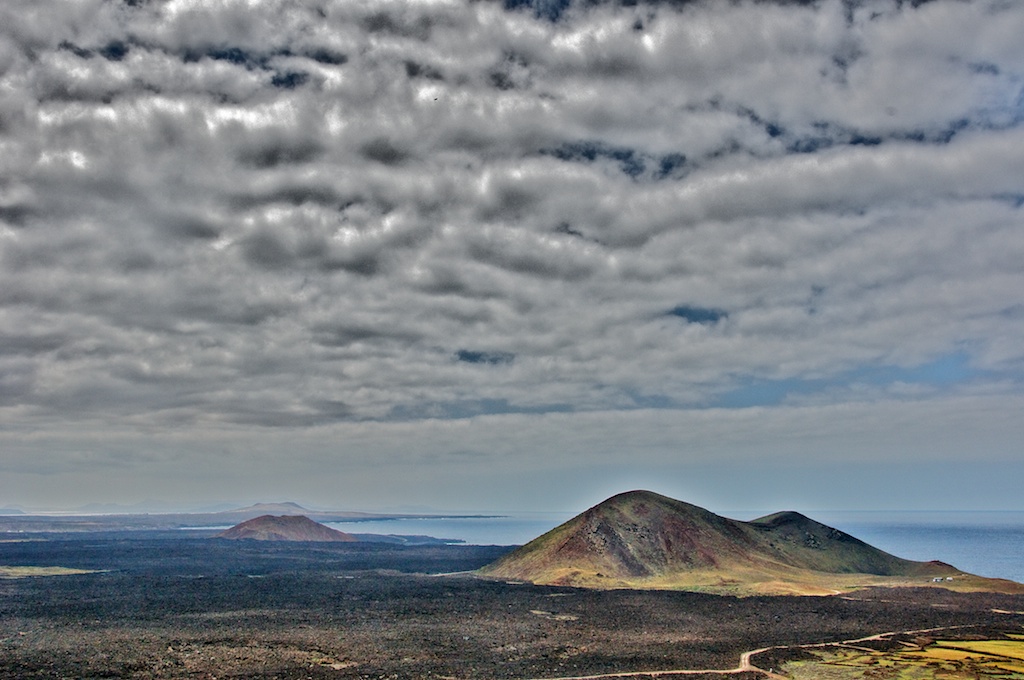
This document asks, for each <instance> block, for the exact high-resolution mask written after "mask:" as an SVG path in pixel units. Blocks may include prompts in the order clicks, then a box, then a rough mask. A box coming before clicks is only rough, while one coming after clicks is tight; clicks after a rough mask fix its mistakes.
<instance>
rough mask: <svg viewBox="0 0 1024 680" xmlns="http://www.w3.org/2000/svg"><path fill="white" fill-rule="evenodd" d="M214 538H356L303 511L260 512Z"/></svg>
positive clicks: (322, 539)
mask: <svg viewBox="0 0 1024 680" xmlns="http://www.w3.org/2000/svg"><path fill="white" fill-rule="evenodd" d="M217 538H229V539H252V540H257V541H321V542H327V541H332V542H340V541H345V542H352V541H355V540H357V539H356V537H355V536H352V535H351V534H346V533H345V532H344V531H338V530H337V529H332V528H330V527H329V526H325V525H323V524H320V523H319V522H314V521H313V520H311V519H310V518H308V517H306V516H304V515H281V516H274V515H261V516H260V517H254V518H253V519H249V520H246V521H244V522H241V523H240V524H236V525H235V526H233V527H231V528H230V529H227V530H225V531H222V532H221V533H219V534H217Z"/></svg>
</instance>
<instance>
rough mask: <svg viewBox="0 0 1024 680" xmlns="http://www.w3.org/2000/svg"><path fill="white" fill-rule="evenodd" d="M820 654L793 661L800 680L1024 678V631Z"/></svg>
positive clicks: (786, 669) (789, 671) (787, 669)
mask: <svg viewBox="0 0 1024 680" xmlns="http://www.w3.org/2000/svg"><path fill="white" fill-rule="evenodd" d="M811 653H812V654H813V655H814V656H815V657H817V658H816V659H814V660H804V661H792V662H789V663H787V664H785V666H783V668H782V669H781V670H782V673H784V674H785V675H788V676H789V677H791V678H794V680H860V679H861V678H863V679H864V680H868V679H870V680H925V679H926V678H943V680H968V679H971V680H974V679H977V678H999V679H1000V680H1024V636H1019V635H1015V636H1012V639H1009V640H969V641H960V640H936V641H934V642H931V643H928V644H926V645H924V646H921V647H919V646H913V647H907V648H905V649H902V650H897V651H893V652H873V651H870V650H868V649H865V648H862V647H828V648H825V649H815V650H812V651H811Z"/></svg>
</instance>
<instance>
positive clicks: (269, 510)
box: [218, 501, 316, 515]
mask: <svg viewBox="0 0 1024 680" xmlns="http://www.w3.org/2000/svg"><path fill="white" fill-rule="evenodd" d="M253 512H257V513H260V514H263V515H274V514H276V515H308V514H309V513H311V512H316V511H314V510H309V509H308V508H304V507H302V506H301V505H299V504H298V503H293V502H292V501H284V502H281V503H255V504H253V505H249V506H247V507H244V508H233V509H230V510H221V511H220V512H219V513H218V514H222V515H229V514H230V515H234V514H240V513H253Z"/></svg>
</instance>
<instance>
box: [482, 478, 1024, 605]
mask: <svg viewBox="0 0 1024 680" xmlns="http://www.w3.org/2000/svg"><path fill="white" fill-rule="evenodd" d="M479 573H481V574H482V575H484V576H488V577H494V578H502V579H514V580H522V581H530V582H533V583H538V584H548V585H571V586H581V587H591V588H678V589H688V590H708V591H713V592H729V593H737V594H753V593H774V594H782V593H799V594H828V593H839V592H842V591H844V590H848V589H852V588H857V587H864V586H871V585H939V584H938V583H937V582H936V579H941V584H942V585H943V586H944V587H952V588H955V589H960V590H1004V589H1006V587H1007V586H1009V587H1011V589H1012V586H1015V585H1018V584H1012V582H1006V581H998V580H995V579H982V578H980V577H976V576H972V575H969V574H963V573H962V572H960V571H959V570H957V569H955V568H954V567H952V566H950V565H948V564H944V563H942V562H914V561H911V560H905V559H902V558H899V557H896V556H895V555H890V554H889V553H886V552H884V551H882V550H879V549H878V548H875V547H872V546H870V545H868V544H867V543H864V542H863V541H861V540H858V539H856V538H854V537H853V536H850V535H849V534H846V533H843V532H842V531H839V530H838V529H833V528H831V527H828V526H826V525H824V524H821V523H819V522H816V521H814V520H812V519H810V518H808V517H805V516H804V515H801V514H800V513H797V512H779V513H775V514H772V515H768V516H766V517H762V518H760V519H755V520H753V521H750V522H742V521H739V520H734V519H728V518H726V517H721V516H719V515H716V514H715V513H713V512H710V511H708V510H705V509H703V508H699V507H697V506H695V505H690V504H688V503H683V502H682V501H677V500H673V499H671V498H667V497H665V496H661V495H659V494H656V493H652V492H650V491H630V492H627V493H623V494H619V495H617V496H613V497H612V498H609V499H608V500H606V501H604V502H603V503H600V504H598V505H596V506H594V507H592V508H590V509H589V510H587V511H585V512H583V513H582V514H580V515H577V516H576V517H574V518H573V519H571V520H569V521H568V522H566V523H565V524H562V525H561V526H558V527H556V528H554V529H552V530H551V531H549V532H548V533H546V534H544V535H543V536H540V537H539V538H536V539H534V540H533V541H531V542H529V543H527V544H526V545H524V546H522V547H521V548H518V549H517V550H514V551H513V552H511V553H509V554H507V555H505V556H504V557H502V558H501V559H499V560H498V561H496V562H494V563H492V564H490V565H488V566H486V567H484V568H483V569H481V570H480V572H479ZM947 577H948V578H951V579H952V580H947ZM1000 586H1002V587H1000Z"/></svg>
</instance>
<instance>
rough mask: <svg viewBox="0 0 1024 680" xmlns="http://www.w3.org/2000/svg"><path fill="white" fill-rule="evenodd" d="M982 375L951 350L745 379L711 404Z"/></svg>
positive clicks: (772, 401) (949, 383)
mask: <svg viewBox="0 0 1024 680" xmlns="http://www.w3.org/2000/svg"><path fill="white" fill-rule="evenodd" d="M982 375H983V372H982V371H979V370H978V369H975V368H973V367H972V366H971V365H970V357H969V355H968V354H967V353H966V352H953V353H951V354H947V355H944V356H941V357H939V358H938V359H935V360H934V361H929V362H927V363H924V364H919V365H917V366H908V367H903V366H893V365H881V366H860V367H858V368H855V369H853V370H850V371H846V372H844V373H842V374H840V375H838V376H835V377H832V378H816V379H806V378H786V379H782V380H763V379H747V380H744V381H742V383H741V385H740V386H739V387H737V388H736V389H733V390H731V391H729V392H726V393H725V394H723V395H721V396H719V397H718V398H717V399H715V400H713V401H712V402H711V403H710V404H708V406H709V407H712V408H747V407H752V406H778V405H780V404H782V403H784V402H786V401H787V400H788V399H792V398H794V397H806V396H811V395H815V394H823V393H826V392H829V391H834V390H836V389H842V388H845V387H849V386H851V385H862V386H863V385H866V386H871V387H880V388H885V387H889V386H894V385H898V384H904V385H916V386H922V387H931V388H948V387H953V386H956V385H960V384H963V383H967V382H970V381H971V380H974V379H977V378H979V377H981V376H982Z"/></svg>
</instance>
